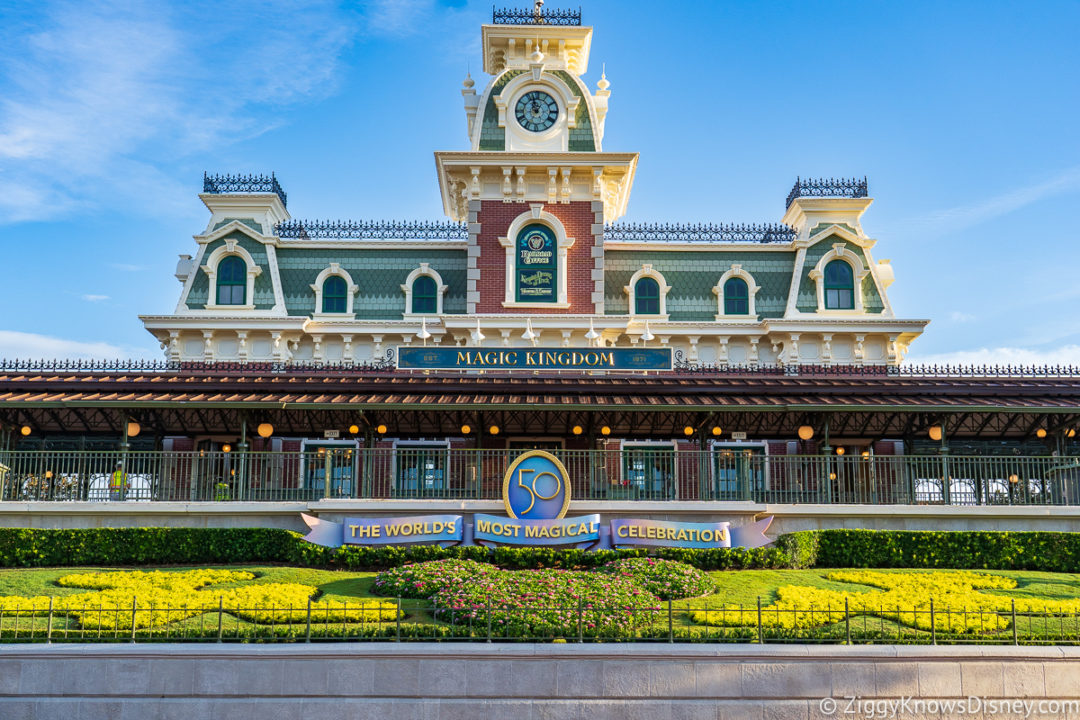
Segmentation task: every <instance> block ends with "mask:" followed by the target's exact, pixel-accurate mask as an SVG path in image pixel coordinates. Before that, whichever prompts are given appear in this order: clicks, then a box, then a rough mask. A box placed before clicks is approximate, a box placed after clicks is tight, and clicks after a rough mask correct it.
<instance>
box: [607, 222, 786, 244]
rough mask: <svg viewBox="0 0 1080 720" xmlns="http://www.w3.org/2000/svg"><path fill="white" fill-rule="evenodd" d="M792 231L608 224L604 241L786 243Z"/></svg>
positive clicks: (768, 227) (771, 225)
mask: <svg viewBox="0 0 1080 720" xmlns="http://www.w3.org/2000/svg"><path fill="white" fill-rule="evenodd" d="M796 235H797V233H796V232H795V229H794V228H791V227H788V226H787V225H782V224H780V223H760V224H752V223H751V224H740V223H718V224H717V223H612V224H609V225H605V226H604V240H608V241H616V242H725V243H736V242H738V243H790V242H794V241H795V237H796Z"/></svg>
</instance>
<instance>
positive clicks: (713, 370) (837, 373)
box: [0, 348, 1080, 379]
mask: <svg viewBox="0 0 1080 720" xmlns="http://www.w3.org/2000/svg"><path fill="white" fill-rule="evenodd" d="M674 367H675V369H674V374H677V375H717V376H732V375H734V376H753V375H761V376H771V377H775V376H787V377H822V378H829V377H852V378H856V377H858V378H894V377H904V378H970V379H980V378H987V379H995V378H1000V379H1037V378H1080V366H1077V365H936V364H928V365H917V364H909V363H905V364H903V365H796V364H784V365H778V364H771V363H754V364H746V363H742V364H740V363H724V364H702V363H690V362H688V361H687V360H686V359H685V356H679V354H678V353H676V359H675V366H674ZM394 370H395V362H394V351H393V349H392V348H391V349H389V350H387V351H386V355H385V356H384V357H383V358H380V359H377V360H371V361H367V362H352V363H343V362H315V361H311V360H305V361H290V362H280V361H265V360H251V361H237V360H218V361H203V360H183V361H173V360H139V359H125V358H118V359H116V360H93V359H20V358H15V359H0V372H2V373H8V374H10V373H15V374H22V373H39V372H40V373H170V372H173V373H175V372H191V373H198V372H205V373H231V372H244V373H247V374H252V373H290V372H295V373H304V372H315V373H334V374H362V373H365V372H388V371H394ZM398 372H403V373H407V372H410V371H408V370H402V371H398ZM424 372H425V373H426V374H432V373H447V374H452V375H460V374H461V373H462V372H466V371H457V370H442V371H424ZM508 372H509V371H508ZM559 372H560V374H561V375H563V376H567V375H569V374H571V373H570V371H566V370H561V371H559ZM609 372H612V371H609ZM627 372H632V371H627ZM652 372H655V371H652ZM487 374H488V375H498V374H499V371H488V372H487ZM592 374H595V371H592Z"/></svg>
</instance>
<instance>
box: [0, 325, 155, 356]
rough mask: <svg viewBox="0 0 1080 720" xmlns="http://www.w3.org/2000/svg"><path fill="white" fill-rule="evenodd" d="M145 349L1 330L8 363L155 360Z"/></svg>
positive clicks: (2, 350)
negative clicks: (17, 361)
mask: <svg viewBox="0 0 1080 720" xmlns="http://www.w3.org/2000/svg"><path fill="white" fill-rule="evenodd" d="M157 357H158V355H154V354H152V353H150V352H149V351H147V350H146V349H145V348H133V347H121V346H119V345H112V344H110V343H107V342H82V341H79V340H66V339H64V338H57V337H51V336H49V335H38V334H37V333H26V332H16V331H14V330H0V358H4V359H7V360H14V359H28V360H39V359H47V360H117V359H126V358H131V359H148V360H149V359H156V358H157Z"/></svg>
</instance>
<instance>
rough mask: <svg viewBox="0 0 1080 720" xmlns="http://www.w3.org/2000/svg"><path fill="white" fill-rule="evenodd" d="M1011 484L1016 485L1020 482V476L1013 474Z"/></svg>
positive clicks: (1010, 479) (1010, 477)
mask: <svg viewBox="0 0 1080 720" xmlns="http://www.w3.org/2000/svg"><path fill="white" fill-rule="evenodd" d="M1009 482H1010V483H1012V484H1013V485H1015V484H1016V483H1018V482H1020V476H1019V475H1017V474H1016V473H1013V474H1012V475H1010V476H1009Z"/></svg>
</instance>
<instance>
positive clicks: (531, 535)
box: [473, 514, 600, 545]
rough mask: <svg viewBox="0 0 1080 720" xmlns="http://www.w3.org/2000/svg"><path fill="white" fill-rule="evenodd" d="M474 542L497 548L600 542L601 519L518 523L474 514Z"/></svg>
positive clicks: (586, 518) (513, 520) (502, 518)
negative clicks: (499, 546)
mask: <svg viewBox="0 0 1080 720" xmlns="http://www.w3.org/2000/svg"><path fill="white" fill-rule="evenodd" d="M473 539H474V540H476V541H477V542H489V543H498V544H499V545H577V544H592V543H594V542H597V541H598V540H599V539H600V516H599V515H582V516H581V517H573V518H561V519H552V520H518V519H515V518H507V517H499V516H498V515H479V514H477V515H474V516H473Z"/></svg>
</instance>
